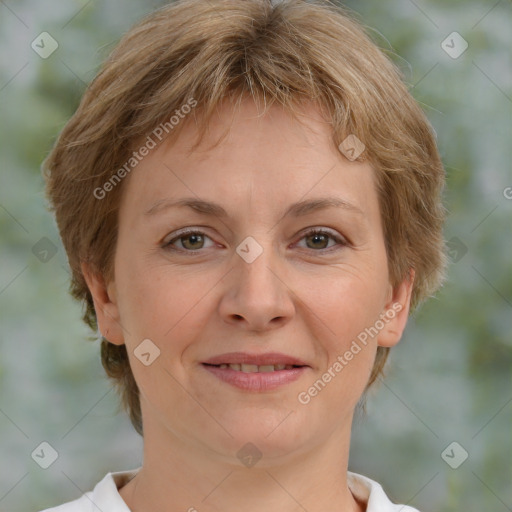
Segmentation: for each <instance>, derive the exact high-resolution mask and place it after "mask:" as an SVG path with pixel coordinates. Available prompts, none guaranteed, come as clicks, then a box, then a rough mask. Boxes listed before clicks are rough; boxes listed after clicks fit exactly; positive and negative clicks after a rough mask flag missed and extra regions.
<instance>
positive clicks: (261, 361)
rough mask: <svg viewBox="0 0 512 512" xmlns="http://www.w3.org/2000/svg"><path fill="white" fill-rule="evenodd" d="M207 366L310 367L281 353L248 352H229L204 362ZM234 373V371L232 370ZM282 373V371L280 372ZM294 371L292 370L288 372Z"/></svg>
mask: <svg viewBox="0 0 512 512" xmlns="http://www.w3.org/2000/svg"><path fill="white" fill-rule="evenodd" d="M203 363H205V364H217V365H218V364H255V365H257V366H263V365H267V364H285V365H286V364H290V365H294V366H308V367H309V365H308V364H307V363H306V362H304V361H302V360H300V359H297V358H296V357H292V356H288V355H286V354H281V353H279V352H266V353H264V354H249V353H247V352H228V353H226V354H220V355H218V356H215V357H211V358H210V359H208V360H206V361H203ZM232 371H234V370H232ZM279 371H281V370H279ZM286 371H292V370H286Z"/></svg>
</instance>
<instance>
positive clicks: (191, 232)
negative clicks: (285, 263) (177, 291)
mask: <svg viewBox="0 0 512 512" xmlns="http://www.w3.org/2000/svg"><path fill="white" fill-rule="evenodd" d="M190 235H201V236H203V237H207V238H210V240H211V237H209V236H208V235H207V234H206V233H204V232H203V231H200V230H194V229H186V230H184V231H181V232H179V233H178V234H177V236H175V237H174V238H172V239H171V240H169V241H168V242H165V243H164V244H163V246H162V247H163V248H164V249H168V250H171V251H174V252H180V253H187V255H189V256H193V255H195V254H199V253H200V252H201V251H202V250H203V249H197V250H192V249H178V248H176V247H173V246H172V244H173V243H174V242H176V241H178V240H180V239H182V238H187V236H190ZM311 235H327V236H329V237H330V238H331V239H333V240H335V241H336V242H338V246H340V247H335V246H333V247H329V248H325V249H319V250H315V249H309V250H310V251H313V252H315V253H324V254H325V253H331V252H333V251H336V250H340V249H341V248H343V247H347V246H348V245H349V242H348V241H347V240H346V239H345V238H343V237H341V236H339V235H336V234H334V233H333V232H331V231H330V230H326V229H319V228H311V229H309V230H308V231H306V232H305V233H303V234H302V237H301V238H300V240H302V239H304V238H306V237H308V236H311ZM300 240H299V241H300Z"/></svg>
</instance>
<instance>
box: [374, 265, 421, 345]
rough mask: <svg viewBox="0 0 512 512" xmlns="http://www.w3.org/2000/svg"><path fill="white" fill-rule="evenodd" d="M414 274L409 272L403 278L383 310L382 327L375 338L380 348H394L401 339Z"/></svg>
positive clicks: (411, 271)
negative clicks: (407, 275)
mask: <svg viewBox="0 0 512 512" xmlns="http://www.w3.org/2000/svg"><path fill="white" fill-rule="evenodd" d="M414 276H415V272H414V270H413V269H411V270H410V273H409V277H408V278H405V279H404V280H403V281H402V282H401V283H400V284H399V285H398V286H397V287H395V289H394V290H393V292H392V297H391V299H390V300H389V302H388V303H387V304H386V308H385V310H384V318H383V321H384V327H383V329H382V330H381V331H380V332H379V334H378V336H377V344H378V345H379V346H380V347H394V346H395V345H396V344H397V343H398V342H399V341H400V338H401V337H402V333H403V331H404V329H405V326H406V324H407V319H408V317H409V309H410V305H411V294H412V289H413V284H414Z"/></svg>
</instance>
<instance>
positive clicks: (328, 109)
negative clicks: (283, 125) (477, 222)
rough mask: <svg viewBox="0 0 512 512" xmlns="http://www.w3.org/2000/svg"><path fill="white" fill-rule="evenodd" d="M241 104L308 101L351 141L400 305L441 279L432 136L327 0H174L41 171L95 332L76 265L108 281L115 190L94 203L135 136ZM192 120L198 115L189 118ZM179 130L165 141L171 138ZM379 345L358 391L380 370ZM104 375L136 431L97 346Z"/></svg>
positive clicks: (86, 101)
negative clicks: (371, 196)
mask: <svg viewBox="0 0 512 512" xmlns="http://www.w3.org/2000/svg"><path fill="white" fill-rule="evenodd" d="M234 95H239V97H241V96H242V95H249V96H251V97H252V98H254V99H255V100H257V101H263V103H264V104H265V105H266V106H269V105H271V104H273V103H276V102H277V104H279V105H282V106H284V107H285V108H286V109H287V110H288V111H290V112H292V111H293V110H294V106H297V105H298V104H300V103H301V101H313V102H315V103H316V104H317V105H318V106H319V108H321V109H322V111H324V112H325V114H326V115H327V116H328V119H329V120H330V122H332V132H333V141H334V143H335V144H336V146H338V145H339V144H340V143H341V142H342V141H343V140H344V139H345V138H346V137H347V136H348V135H355V136H356V137H357V138H358V139H360V141H362V142H363V143H364V145H365V146H366V148H365V150H364V152H363V155H362V157H360V158H365V159H367V160H368V161H369V162H370V164H371V165H372V167H373V169H374V170H375V173H376V178H377V185H378V194H379V203H380V208H381V214H382V219H383V226H384V236H385V241H386V250H387V255H388V262H389V277H390V282H391V283H392V284H393V285H397V284H398V283H400V282H401V281H402V280H403V279H405V278H407V276H408V275H409V271H410V269H414V271H415V280H414V287H413V291H412V297H411V307H412V308H414V307H415V306H417V304H418V303H419V302H420V301H422V300H423V299H424V298H426V297H428V296H430V295H431V294H432V293H433V292H434V291H435V290H436V289H437V288H438V287H439V286H440V284H441V282H442V278H443V272H444V266H445V256H444V247H443V237H442V225H443V222H444V216H445V211H444V207H443V206H442V201H441V192H442V188H443V185H444V169H443V165H442V163H441V160H440V157H439V154H438V151H437V147H436V141H435V136H434V132H433V130H432V128H431V126H430V124H429V122H428V121H427V119H426V117H425V115H424V113H423V112H422V110H421V108H420V107H419V106H418V104H417V103H416V102H415V100H414V99H413V97H412V96H411V94H410V93H409V91H408V89H407V87H406V85H405V83H404V80H403V77H402V74H401V72H400V71H399V69H398V68H397V67H396V66H395V65H394V64H393V63H392V61H391V60H390V59H389V58H388V57H387V56H386V55H385V54H384V53H383V51H381V50H380V49H379V48H378V47H377V45H376V44H375V43H373V42H372V40H371V39H370V37H369V36H368V35H367V34H366V32H365V31H364V29H363V28H362V27H361V25H360V24H359V22H357V21H356V20H355V19H354V18H353V16H352V15H350V14H348V13H347V12H346V11H345V10H344V9H342V8H340V7H336V6H334V5H332V4H330V3H328V2H322V1H317V2H306V1H304V0H284V1H281V2H271V1H269V0H244V1H240V0H210V1H208V2H205V1H203V0H183V1H178V2H176V3H172V4H169V5H167V6H165V7H163V8H161V9H159V10H157V11H155V12H154V13H152V14H151V15H149V16H148V17H146V18H145V19H143V20H142V21H141V22H140V23H138V24H137V25H136V26H135V27H134V28H132V30H130V31H129V32H128V33H127V34H126V35H125V36H124V37H123V38H122V40H121V41H120V43H119V44H118V46H117V47H116V48H115V50H114V51H113V53H112V54H111V55H110V57H109V58H108V59H107V61H106V62H105V64H104V65H103V68H102V69H101V71H100V72H99V74H98V75H97V76H96V78H95V79H94V80H93V82H92V83H91V84H90V85H89V87H88V89H87V90H86V92H85V94H84V96H83V98H82V101H81V103H80V105H79V107H78V109H77V111H76V113H75V114H74V115H73V117H72V118H71V119H70V121H69V122H68V123H67V125H66V126H65V128H64V129H63V131H62V132H61V134H60V136H59V138H58V140H57V142H56V144H55V146H54V148H53V150H52V151H51V153H50V155H49V156H48V158H47V159H46V161H45V162H44V164H43V166H44V170H45V174H46V179H47V194H48V197H49V199H50V202H51V206H52V208H53V210H54V212H55V215H56V220H57V224H58V227H59V230H60V234H61V237H62V240H63V244H64V247H65V249H66V251H67V254H68V259H69V263H70V267H71V271H72V280H71V288H70V290H71V293H72V295H73V296H74V297H75V298H77V299H79V300H82V301H84V303H85V308H86V309H85V313H84V320H85V321H86V322H87V323H88V325H90V326H91V328H93V329H96V328H97V323H96V316H95V311H94V306H93V301H92V297H91V294H90V292H89V290H88V288H87V285H86V282H85V280H84V276H83V275H82V271H81V267H80V264H81V262H83V261H87V262H89V263H90V264H91V265H92V266H93V268H95V269H96V270H97V271H98V272H100V273H102V274H103V275H104V276H105V277H106V278H109V277H111V276H112V270H113V269H112V264H113V256H114V252H115V246H116V237H117V222H118V207H119V202H120V198H121V192H122V190H123V183H122V182H120V183H119V184H117V186H115V187H112V190H110V191H109V193H108V197H107V198H106V199H103V200H99V199H98V198H97V197H96V195H95V194H94V190H97V189H98V187H102V186H103V185H104V184H105V182H107V181H108V180H109V179H112V176H113V175H114V173H115V171H116V170H118V169H119V168H120V166H122V165H123V163H124V162H126V161H127V159H129V158H130V152H132V151H133V150H134V148H135V143H136V141H137V140H140V138H141V137H146V136H147V135H148V134H149V133H150V132H151V131H152V130H154V128H155V127H156V126H158V125H159V124H161V123H162V122H165V121H166V120H168V118H169V115H170V113H172V112H173V111H174V110H175V109H177V108H179V107H180V106H181V105H183V104H185V103H187V101H189V100H190V98H194V99H195V100H196V101H197V104H198V107H197V109H196V110H195V111H194V115H195V116H196V115H197V116H199V118H200V121H199V122H198V125H199V127H200V128H201V129H202V132H201V133H202V134H203V133H204V131H205V129H206V126H207V123H208V120H209V119H210V116H211V114H212V113H213V111H214V110H215V108H216V107H217V106H218V105H219V104H220V102H221V101H222V100H223V98H226V97H233V96H234ZM196 120H197V118H196ZM183 124H184V123H180V124H178V125H177V126H176V128H175V129H174V130H173V131H172V132H171V133H170V134H171V135H172V136H173V137H176V136H177V135H178V134H179V132H180V128H181V127H182V125H183ZM388 351H389V349H388V348H383V347H379V348H378V350H377V356H376V359H375V362H374V367H373V370H372V373H371V376H370V379H369V381H368V384H367V389H368V387H369V386H370V385H371V384H372V383H373V382H374V380H375V379H376V378H377V376H378V375H379V373H380V372H381V371H382V369H383V366H384V363H385V361H386V358H387V355H388ZM101 357H102V363H103V366H104V368H105V370H106V372H107V374H108V376H109V377H110V378H112V379H113V381H114V382H115V384H116V385H117V387H118V392H120V395H121V399H122V404H123V406H124V407H125V408H126V410H127V412H128V413H129V415H130V419H131V421H132V424H133V426H134V427H135V429H136V430H137V432H139V433H140V434H141V435H142V417H141V409H140V402H139V390H138V387H137V384H136V382H135V379H134V377H133V374H132V371H131V368H130V365H129V360H128V356H127V353H126V347H125V345H121V346H118V345H114V344H112V343H109V342H108V341H107V340H106V339H105V338H103V339H102V347H101Z"/></svg>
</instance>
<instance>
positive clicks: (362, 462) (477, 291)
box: [0, 0, 512, 512]
mask: <svg viewBox="0 0 512 512" xmlns="http://www.w3.org/2000/svg"><path fill="white" fill-rule="evenodd" d="M163 4H164V2H158V1H153V2H148V1H142V0H133V1H131V2H121V1H120V0H105V1H104V2H99V1H85V0H81V1H70V0H67V1H64V0H47V1H45V2H36V1H35V0H31V1H26V0H17V1H14V0H6V1H2V2H0V45H1V48H2V51H1V53H0V119H1V128H0V129H1V132H0V145H1V153H0V154H1V167H0V232H1V238H0V257H1V266H0V344H1V345H0V510H2V511H12V512H18V511H27V510H33V511H36V510H41V509H44V508H47V507H50V506H55V505H57V504H61V503H64V502H66V501H69V500H72V499H75V498H77V497H79V496H80V495H81V494H82V493H83V492H85V491H88V490H91V489H92V488H93V487H94V485H95V484H96V483H97V482H98V481H99V480H100V479H102V478H103V476H104V475H105V474H106V473H107V472H109V471H121V470H126V469H131V468H135V467H138V466H139V465H140V463H141V457H142V455H141V454H142V451H141V450H142V441H141V438H140V437H139V436H138V435H137V434H136V433H135V431H134V430H133V429H132V427H131V425H130V423H129V421H128V419H127V417H126V416H125V415H124V414H123V413H120V412H119V410H118V400H117V397H116V395H115V392H114V391H113V390H111V388H110V384H109V382H108V381H107V379H106V377H105V376H104V372H103V369H102V367H101V363H100V359H99V343H98V342H97V341H87V340H88V337H89V336H91V333H90V332H89V331H88V330H87V328H86V327H85V326H84V325H82V323H81V320H80V317H81V308H80V305H79V304H77V303H75V302H73V301H72V299H71V298H70V297H69V296H68V293H67V288H68V270H67V260H66V256H65V253H64V250H63V247H62V245H61V243H60V240H59V236H58V232H57V229H56V226H55V223H54V220H53V219H52V217H51V215H50V214H49V213H48V211H47V209H46V202H45V199H44V194H43V181H42V178H41V174H40V164H41V161H42V160H43V158H44V157H45V156H46V154H47V152H48V151H49V149H50V147H51V145H52V143H53V141H54V140H55V137H56V135H57V133H58V132H59V131H60V129H61V128H62V127H63V126H64V124H65V122H66V120H67V119H68V118H69V117H70V116H71V114H72V113H73V112H74V110H75V109H76V107H77V105H78V101H79V99H80V96H81V94H82V93H83V91H84V88H85V86H86V84H87V83H88V82H89V81H90V80H91V79H92V78H93V77H94V75H95V73H96V71H97V70H98V66H99V64H100V63H101V61H102V60H103V59H104V58H105V57H106V56H107V55H108V53H109V52H110V51H111V50H112V48H113V46H114V45H115V43H116V41H117V40H118V39H119V37H120V36H121V35H122V34H123V33H124V32H126V31H127V30H128V29H129V27H130V26H131V25H132V24H133V23H134V22H136V21H137V20H138V19H139V18H140V17H141V16H143V15H144V14H146V13H148V12H150V11H151V10H153V9H154V8H156V7H159V6H161V5H163ZM345 5H347V6H348V7H350V8H351V9H353V10H354V11H355V12H356V13H357V16H358V17H359V19H360V20H361V22H362V23H363V24H364V25H366V26H368V27H370V28H371V32H372V35H373V37H374V39H375V40H376V42H377V43H378V44H379V46H381V47H382V48H384V49H385V50H386V51H387V52H388V53H389V54H390V55H391V56H392V58H393V60H394V61H395V62H397V64H398V65H399V66H400V68H401V69H402V70H403V71H404V74H405V77H406V80H407V83H408V84H409V86H410V88H411V91H412V93H413V95H414V96H415V97H416V98H417V100H418V101H420V102H421V104H422V105H423V107H424V108H425V111H426V113H427V115H428V117H429V119H430V120H431V122H432V124H433V126H434V128H435V130H436V132H437V136H438V142H439V147H440V151H441V154H442V157H443V160H444V163H445V166H446V170H447V185H448V187H447V191H446V194H445V198H446V205H447V207H448V209H449V218H448V222H447V225H446V230H445V237H446V239H447V240H448V241H449V243H448V246H449V248H450V268H449V277H448V281H447V283H446V284H445V286H444V288H443V289H442V291H441V292H440V293H438V294H437V296H436V298H435V299H432V300H430V302H428V303H426V304H425V305H424V306H423V307H422V308H421V309H420V310H419V311H418V312H416V313H415V314H414V316H412V317H411V318H410V321H409V324H408V327H407V329H406V333H405V336H404V338H403V340H402V342H401V343H400V345H399V346H398V347H397V348H396V349H394V350H393V351H392V355H391V359H390V363H389V366H388V367H387V377H386V379H385V380H384V382H383V383H381V384H380V385H379V386H377V387H376V389H375V390H373V391H372V392H371V393H370V395H369V398H368V403H367V412H366V414H365V415H364V414H359V415H358V417H357V419H356V421H355V423H354V428H353V442H352V450H351V463H350V469H351V470H352V471H356V472H360V473H363V474H365V475H367V476H369V477H370V478H373V479H375V480H377V481H378V482H380V483H381V484H382V485H383V487H384V489H385V490H386V491H387V493H388V494H389V496H390V497H391V498H392V499H393V500H395V501H397V502H401V503H408V504H410V505H412V506H415V507H417V508H418V509H420V510H421V511H422V512H427V511H440V512H448V511H450V512H451V511H462V510H464V511H465V510H493V511H501V510H503V511H505V510H512V467H511V466H512V464H511V461H512V378H511V368H512V351H511V348H512V320H511V319H512V264H511V259H512V258H511V255H512V250H511V243H510V241H511V235H512V223H511V217H512V215H511V213H512V188H510V187H512V173H511V161H512V152H511V150H510V147H511V141H512V133H511V131H512V130H511V125H512V123H511V114H512V67H511V60H510V49H511V48H512V30H511V26H512V3H511V1H510V0H501V1H496V0H491V1H489V2H486V1H483V2H476V1H464V2H463V1H461V0H450V1H440V0H428V1H427V0H424V1H421V0H414V1H413V0H391V1H388V2H378V1H373V2H369V1H368V2H361V1H359V2H357V1H349V2H345ZM44 31H46V32H48V33H50V34H51V36H52V37H53V38H54V39H55V40H56V41H57V43H58V48H57V50H56V51H55V52H54V53H53V54H52V55H50V56H49V57H48V58H44V59H43V58H41V57H40V56H39V55H38V54H37V53H36V52H35V51H34V50H33V49H32V48H31V43H32V41H34V40H36V39H37V36H38V35H39V34H40V33H41V32H44ZM452 32H458V33H459V34H460V35H461V36H462V37H463V38H464V40H465V41H467V43H468V48H467V50H466V51H465V52H464V53H462V54H461V55H460V56H458V57H457V58H453V56H450V55H448V54H447V53H446V52H445V51H444V50H443V48H442V46H441V43H442V42H443V41H444V40H445V39H446V38H447V36H449V35H450V34H452ZM450 37H452V39H453V36H450ZM448 44H449V46H454V45H455V49H458V48H460V46H457V45H459V44H460V42H457V43H456V44H455V43H452V42H451V39H448ZM445 47H446V43H445ZM43 441H47V442H49V443H50V444H51V445H52V446H53V447H54V448H55V449H56V450H57V452H58V454H59V457H58V459H57V460H56V462H55V463H54V464H52V465H51V466H50V467H49V468H48V469H46V470H44V469H42V468H40V467H39V466H38V465H37V464H36V463H35V462H34V460H33V459H32V458H31V453H32V452H33V451H34V449H35V448H36V447H37V446H39V444H40V443H41V442H43ZM452 442H457V443H458V445H456V446H455V448H453V446H452V447H451V448H450V449H449V450H448V451H447V452H444V450H445V448H447V447H448V446H449V445H450V444H451V443H452ZM452 448H453V451H452ZM463 450H465V452H467V454H468V458H467V460H465V461H464V462H463V463H462V464H461V465H460V466H459V467H458V468H456V469H453V468H452V467H450V466H449V465H448V464H447V463H446V462H445V460H444V459H447V457H446V453H448V455H449V456H450V457H448V459H447V460H449V461H450V462H451V463H452V465H456V464H455V463H457V462H460V460H461V459H462V456H463V455H464V451H463ZM443 452H444V453H445V455H444V459H443V456H442V453H443ZM454 460H455V463H454V462H453V461H454ZM105 512H107V511H105Z"/></svg>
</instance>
